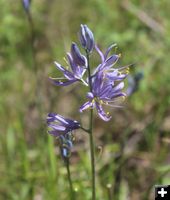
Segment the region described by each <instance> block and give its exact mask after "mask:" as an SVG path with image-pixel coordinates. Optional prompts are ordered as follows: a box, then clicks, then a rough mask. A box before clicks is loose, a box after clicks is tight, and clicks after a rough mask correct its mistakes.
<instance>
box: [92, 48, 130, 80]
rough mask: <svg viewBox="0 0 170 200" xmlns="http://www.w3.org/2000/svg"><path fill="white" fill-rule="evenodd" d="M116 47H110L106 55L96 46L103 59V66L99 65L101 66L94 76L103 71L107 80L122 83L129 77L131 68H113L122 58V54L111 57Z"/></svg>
mask: <svg viewBox="0 0 170 200" xmlns="http://www.w3.org/2000/svg"><path fill="white" fill-rule="evenodd" d="M115 46H116V45H115V44H113V45H111V46H109V47H108V49H107V50H106V52H105V53H104V54H103V53H102V52H101V50H100V49H99V48H98V47H97V45H96V46H95V48H96V51H97V52H98V53H99V55H100V57H101V64H99V66H98V67H97V68H96V70H95V72H94V74H95V73H97V72H99V71H102V72H103V73H104V75H105V78H108V79H110V81H121V80H123V79H124V78H126V77H127V75H128V73H129V66H125V67H120V68H113V66H114V65H115V64H116V63H117V61H118V60H119V58H120V56H121V55H120V54H112V55H111V56H109V54H110V51H111V50H112V49H113V47H115Z"/></svg>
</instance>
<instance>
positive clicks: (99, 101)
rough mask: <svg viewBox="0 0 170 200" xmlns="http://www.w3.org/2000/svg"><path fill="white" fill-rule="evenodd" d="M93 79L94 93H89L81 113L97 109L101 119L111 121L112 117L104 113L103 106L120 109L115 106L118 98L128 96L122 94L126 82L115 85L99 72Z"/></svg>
mask: <svg viewBox="0 0 170 200" xmlns="http://www.w3.org/2000/svg"><path fill="white" fill-rule="evenodd" d="M93 79H94V80H93V81H92V91H91V92H88V93H87V98H88V101H87V102H86V103H84V104H83V105H82V106H81V107H80V112H82V111H84V110H86V109H88V108H94V107H96V109H97V113H98V115H99V117H100V118H101V119H102V120H104V121H109V120H110V119H111V116H109V113H108V112H107V113H106V112H105V111H104V109H103V105H107V106H111V107H118V106H117V105H115V104H114V103H115V101H116V100H117V98H118V97H123V98H124V97H125V96H126V95H125V93H123V92H122V89H123V87H124V82H120V83H118V84H115V83H114V82H112V81H110V80H109V79H106V78H104V74H103V72H98V73H97V74H96V76H95V77H94V78H93Z"/></svg>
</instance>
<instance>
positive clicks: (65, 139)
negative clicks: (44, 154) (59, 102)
mask: <svg viewBox="0 0 170 200" xmlns="http://www.w3.org/2000/svg"><path fill="white" fill-rule="evenodd" d="M47 124H48V128H49V130H48V133H49V134H51V135H53V136H56V137H57V138H58V139H59V141H60V150H61V155H62V156H63V157H64V158H67V157H69V156H70V154H71V148H72V146H73V134H72V132H73V131H74V130H76V129H79V128H80V123H79V122H78V121H75V120H72V119H66V118H64V117H63V116H61V115H58V114H55V113H49V114H48V117H47Z"/></svg>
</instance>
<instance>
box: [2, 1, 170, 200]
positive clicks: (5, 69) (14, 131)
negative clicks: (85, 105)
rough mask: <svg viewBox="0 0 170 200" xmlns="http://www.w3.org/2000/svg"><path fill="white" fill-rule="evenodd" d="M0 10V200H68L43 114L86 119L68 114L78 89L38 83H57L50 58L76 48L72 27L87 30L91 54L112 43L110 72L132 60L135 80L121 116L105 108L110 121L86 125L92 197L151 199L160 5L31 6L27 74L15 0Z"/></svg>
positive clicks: (82, 145)
mask: <svg viewBox="0 0 170 200" xmlns="http://www.w3.org/2000/svg"><path fill="white" fill-rule="evenodd" d="M0 8H1V12H0V121H1V123H0V160H1V162H0V175H1V181H0V199H2V200H30V199H33V200H41V199H43V200H54V199H55V200H65V199H69V188H68V183H67V176H66V170H65V168H64V165H63V162H62V160H61V158H60V155H59V152H58V148H57V143H56V142H55V139H54V138H52V137H50V136H48V135H47V133H46V124H45V119H46V115H47V113H48V112H51V111H53V112H57V113H60V114H63V115H65V116H69V117H74V118H75V119H77V120H80V119H81V120H82V121H85V123H86V121H87V113H85V114H84V115H83V117H82V116H80V114H77V110H78V108H79V105H80V103H82V102H84V101H85V97H84V96H85V95H84V92H85V91H84V90H82V89H80V87H79V86H77V85H74V86H73V87H68V88H64V89H63V88H57V87H54V86H53V85H51V84H50V83H49V81H48V77H49V76H58V74H57V73H58V72H57V70H56V69H55V67H54V65H53V61H54V60H57V61H59V62H61V63H64V61H63V59H62V58H63V57H64V56H65V52H66V51H69V49H70V44H71V41H78V39H77V32H78V30H79V26H80V24H87V25H88V26H89V27H90V29H91V30H93V32H94V35H95V40H96V41H97V43H98V44H100V47H101V48H103V49H104V48H105V47H107V46H108V45H109V44H111V43H117V44H118V47H119V48H118V50H117V51H118V52H120V53H122V58H121V62H120V63H119V65H125V64H131V63H135V67H134V68H132V69H131V74H135V73H137V72H140V71H142V72H143V73H144V78H143V80H142V81H141V84H140V87H139V90H138V91H137V92H136V93H135V94H134V95H132V96H131V97H129V98H127V100H126V102H125V107H124V109H121V110H118V109H113V110H112V115H113V119H112V121H110V122H108V123H104V122H102V121H101V120H100V119H98V118H97V117H96V119H95V130H94V131H95V137H96V156H97V161H96V162H97V164H96V165H97V176H98V178H97V199H98V200H105V199H108V191H109V192H111V193H112V194H113V197H114V198H113V199H120V200H124V199H127V198H128V197H129V199H132V200H133V199H135V200H136V199H141V200H147V199H153V198H154V185H155V184H170V165H169V164H170V154H169V146H170V136H169V133H170V84H169V83H170V75H169V68H170V66H169V58H170V55H169V51H170V23H169V20H170V12H169V9H170V2H169V1H168V0H161V1H160V0H150V1H147V0H143V1H139V0H133V1H127V0H93V1H92V0H86V1H83V0H72V1H71V0H41V1H40V0H32V4H31V13H32V18H33V22H34V31H35V42H34V48H35V53H36V56H35V59H36V66H37V72H36V71H35V69H34V59H33V56H32V47H31V42H30V38H31V34H30V26H29V22H28V18H27V15H26V13H25V11H24V10H23V6H22V1H19V0H18V1H15V4H14V1H13V0H8V1H6V0H1V1H0ZM98 59H99V58H97V57H96V61H95V62H94V63H92V66H94V67H95V65H96V64H97V61H98ZM37 101H38V102H39V103H38V104H39V106H37ZM75 136H76V141H75V148H74V150H73V156H72V158H71V173H72V178H73V182H74V188H75V190H76V197H77V198H76V199H77V200H78V199H82V200H90V197H91V192H90V166H89V157H88V148H89V147H88V141H87V136H86V135H84V133H83V132H80V133H78V132H77V133H76V135H75ZM108 184H111V188H109V187H107V186H108Z"/></svg>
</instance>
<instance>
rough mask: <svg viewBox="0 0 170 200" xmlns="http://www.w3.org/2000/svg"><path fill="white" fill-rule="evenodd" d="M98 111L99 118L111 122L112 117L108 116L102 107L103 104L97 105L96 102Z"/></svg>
mask: <svg viewBox="0 0 170 200" xmlns="http://www.w3.org/2000/svg"><path fill="white" fill-rule="evenodd" d="M96 109H97V112H98V115H99V117H100V118H101V119H102V120H104V121H106V122H107V121H109V120H110V119H111V118H112V117H111V116H108V115H107V114H106V113H105V112H104V110H103V107H102V106H101V104H99V103H97V102H96Z"/></svg>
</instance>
